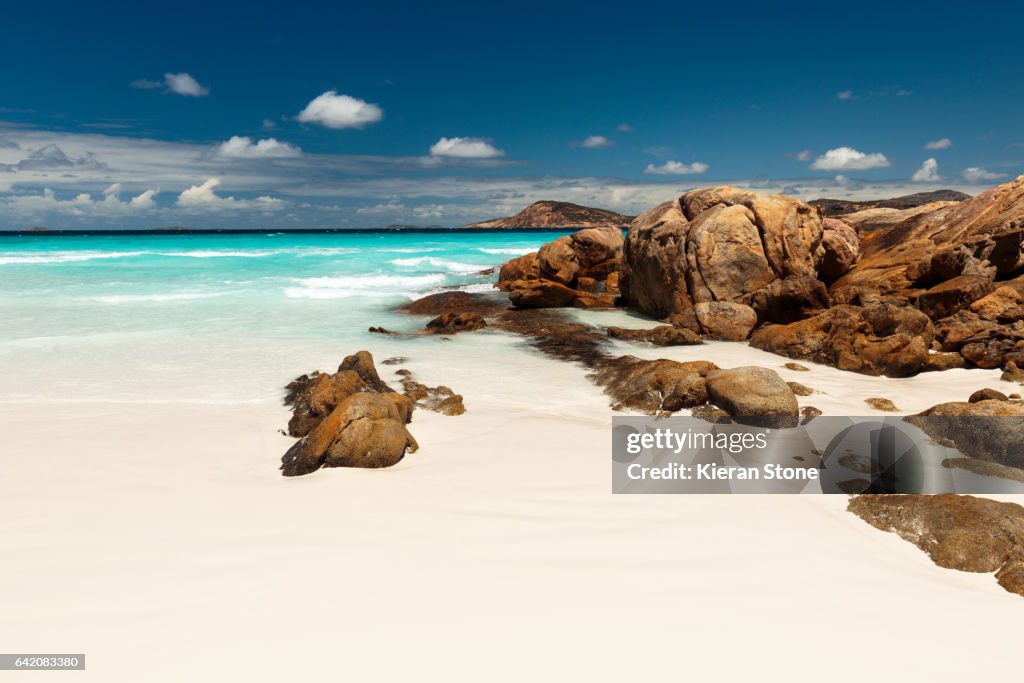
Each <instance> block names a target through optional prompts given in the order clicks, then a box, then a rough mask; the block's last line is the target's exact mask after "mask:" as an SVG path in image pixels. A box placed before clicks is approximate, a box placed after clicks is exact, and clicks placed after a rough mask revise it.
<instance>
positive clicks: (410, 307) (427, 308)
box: [399, 290, 508, 317]
mask: <svg viewBox="0 0 1024 683" xmlns="http://www.w3.org/2000/svg"><path fill="white" fill-rule="evenodd" d="M507 308H508V305H507V304H506V303H505V302H503V301H501V300H500V299H499V298H497V297H496V296H489V295H487V294H478V293H473V292H462V291H458V290H453V291H450V292H439V293H437V294H429V295H427V296H425V297H422V298H420V299H416V300H415V301H411V302H409V303H408V304H405V305H404V306H402V307H400V308H399V310H400V311H402V312H403V313H410V314H412V315H433V316H439V315H442V314H444V313H465V312H467V311H472V312H474V313H477V314H479V315H481V316H485V317H486V316H490V315H497V314H498V313H501V312H502V311H504V310H506V309H507Z"/></svg>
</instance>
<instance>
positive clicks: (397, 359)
mask: <svg viewBox="0 0 1024 683" xmlns="http://www.w3.org/2000/svg"><path fill="white" fill-rule="evenodd" d="M407 362H409V359H408V358H406V357H405V356H392V357H391V358H385V359H384V360H382V361H381V362H380V363H381V365H401V364H402V363H407Z"/></svg>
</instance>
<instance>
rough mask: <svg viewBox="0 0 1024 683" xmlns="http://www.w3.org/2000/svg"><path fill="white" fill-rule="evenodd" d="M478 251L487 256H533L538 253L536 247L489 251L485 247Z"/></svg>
mask: <svg viewBox="0 0 1024 683" xmlns="http://www.w3.org/2000/svg"><path fill="white" fill-rule="evenodd" d="M477 251H481V252H483V253H485V254H505V255H509V256H523V255H524V254H532V253H533V252H535V251H537V248H536V247H508V248H505V249H489V248H485V247H477Z"/></svg>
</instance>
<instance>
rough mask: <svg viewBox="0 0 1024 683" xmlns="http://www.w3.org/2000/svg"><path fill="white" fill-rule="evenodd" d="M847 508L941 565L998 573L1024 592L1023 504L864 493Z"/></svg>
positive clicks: (1006, 583) (1006, 584)
mask: <svg viewBox="0 0 1024 683" xmlns="http://www.w3.org/2000/svg"><path fill="white" fill-rule="evenodd" d="M847 509H848V510H849V511H850V512H852V513H854V514H855V515H857V516H858V517H860V518H861V519H863V520H864V521H865V522H867V523H868V524H870V525H871V526H873V527H875V528H877V529H881V530H882V531H892V532H895V533H896V534H898V535H899V536H900V538H902V539H903V540H905V541H908V542H910V543H913V544H914V545H916V546H917V547H918V548H920V549H921V550H923V551H924V552H926V553H927V554H928V556H929V557H930V558H931V559H932V561H933V562H934V563H935V564H937V565H939V566H940V567H945V568H947V569H957V570H960V571H965V572H979V573H990V572H995V577H996V581H998V582H999V585H1000V586H1002V587H1003V588H1005V589H1006V590H1008V591H1010V592H1011V593H1017V594H1018V595H1024V507H1021V506H1020V505H1017V504H1016V503H1001V502H997V501H994V500H988V499H986V498H976V497H974V496H958V495H954V494H942V495H936V496H927V495H910V494H903V495H864V496H857V497H856V498H854V499H852V500H851V501H850V503H849V504H848V506H847Z"/></svg>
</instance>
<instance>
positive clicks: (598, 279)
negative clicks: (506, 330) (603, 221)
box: [497, 228, 623, 308]
mask: <svg viewBox="0 0 1024 683" xmlns="http://www.w3.org/2000/svg"><path fill="white" fill-rule="evenodd" d="M622 244H623V237H622V230H621V229H619V228H587V229H585V230H579V231H577V232H575V233H573V234H572V235H567V236H564V237H559V238H558V239H556V240H554V241H552V242H548V243H547V244H545V245H544V246H542V247H541V248H540V250H539V251H537V252H535V253H532V254H526V255H524V256H520V257H519V258H516V259H512V260H511V261H509V262H508V263H506V264H505V265H503V266H502V267H501V272H500V273H499V275H498V285H497V286H498V289H500V290H502V291H505V292H508V293H509V300H510V301H511V302H512V304H513V305H514V306H516V307H518V308H559V307H562V306H576V307H580V308H611V307H613V306H614V305H615V299H616V297H617V295H618V269H619V264H620V263H621V261H622Z"/></svg>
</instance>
